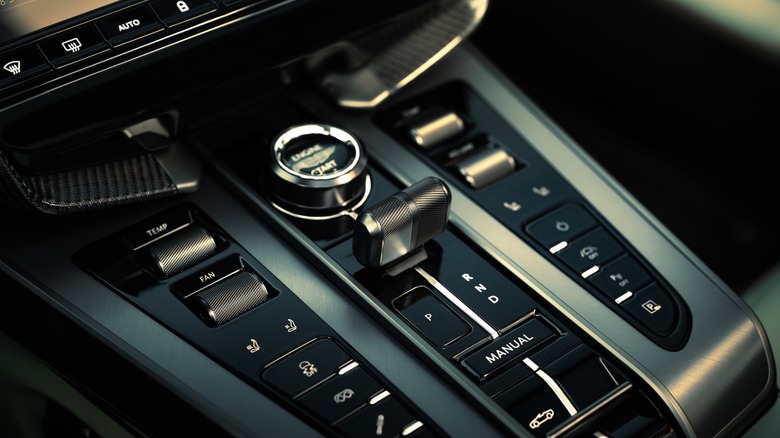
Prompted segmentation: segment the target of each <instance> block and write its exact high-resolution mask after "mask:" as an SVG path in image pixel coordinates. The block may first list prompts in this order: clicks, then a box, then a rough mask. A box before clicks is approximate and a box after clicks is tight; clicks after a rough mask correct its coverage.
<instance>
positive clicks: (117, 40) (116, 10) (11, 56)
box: [0, 0, 278, 89]
mask: <svg viewBox="0 0 780 438" xmlns="http://www.w3.org/2000/svg"><path fill="white" fill-rule="evenodd" d="M277 2H278V0H239V1H219V2H215V1H214V0H152V1H149V2H142V1H138V2H137V4H136V5H135V6H131V7H129V8H127V7H123V5H112V6H108V7H106V8H104V9H105V13H103V14H102V15H101V16H98V17H95V18H93V19H90V20H79V19H74V20H72V22H69V23H62V24H63V25H64V24H67V25H68V26H69V27H68V29H67V30H64V31H62V32H59V33H57V34H52V33H51V32H46V31H45V30H44V31H42V32H41V35H40V36H39V37H38V38H37V39H36V40H35V41H32V42H30V43H27V44H26V45H23V46H17V47H11V48H9V49H8V50H7V51H5V52H4V53H0V89H2V88H5V87H6V86H9V87H10V86H12V85H16V84H17V83H20V82H22V81H23V80H24V79H31V78H35V77H38V76H41V75H43V74H47V73H48V74H47V75H46V77H47V79H52V78H55V77H56V75H57V73H58V70H60V69H64V68H66V67H68V66H70V65H71V64H73V63H76V62H79V63H84V62H85V60H86V59H90V58H99V59H100V60H101V61H105V60H106V59H107V58H109V57H111V56H114V55H117V54H120V53H123V52H124V51H125V50H124V49H125V48H127V50H134V49H135V47H134V45H133V44H131V43H132V42H135V41H137V40H143V42H142V44H149V43H151V42H153V41H154V37H152V36H151V35H156V34H160V38H168V39H169V42H173V41H174V40H175V38H177V36H176V35H177V34H178V33H179V32H183V31H186V30H187V29H188V26H189V27H191V28H194V27H195V26H201V29H200V30H201V31H205V30H207V29H206V28H203V27H202V25H203V24H204V22H206V20H211V19H215V18H223V17H224V18H225V20H222V22H216V21H215V22H214V23H213V24H212V25H211V26H222V25H224V23H225V21H226V20H228V19H229V20H235V19H238V18H241V13H240V12H239V11H236V9H237V8H239V7H240V8H242V9H245V10H246V14H248V13H251V12H252V10H253V8H252V7H253V6H264V5H270V4H273V3H277ZM114 3H118V2H114ZM131 3H132V2H131ZM125 6H126V4H125ZM95 12H98V11H95ZM237 12H238V15H237ZM246 14H244V15H246ZM93 16H94V14H93ZM98 29H99V30H98ZM183 38H186V36H184V37H183ZM39 50H40V51H42V52H43V54H44V55H45V56H42V54H41V53H40V52H39ZM106 53H108V54H107V55H105V54H106ZM41 84H43V81H36V82H35V85H41Z"/></svg>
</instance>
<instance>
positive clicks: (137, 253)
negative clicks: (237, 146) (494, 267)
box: [74, 203, 442, 437]
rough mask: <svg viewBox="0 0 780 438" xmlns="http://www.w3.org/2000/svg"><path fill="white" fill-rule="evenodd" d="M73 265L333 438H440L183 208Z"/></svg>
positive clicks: (266, 275)
mask: <svg viewBox="0 0 780 438" xmlns="http://www.w3.org/2000/svg"><path fill="white" fill-rule="evenodd" d="M192 230H196V232H195V233H192V232H191V231H192ZM204 236H208V237H209V238H206V237H204ZM204 242H209V244H204ZM150 247H155V250H153V251H150V250H149V248H150ZM150 254H154V255H157V257H150ZM163 259H164V260H168V259H170V260H175V263H162V262H159V260H163ZM74 260H75V261H76V263H77V264H79V265H80V266H82V267H83V268H84V269H85V270H87V271H88V272H90V273H91V274H92V275H94V276H96V277H97V278H98V279H99V280H101V281H103V282H105V283H106V284H107V285H109V286H110V287H112V288H114V289H115V290H116V291H117V293H119V294H120V295H122V296H123V297H124V298H126V299H127V300H129V301H130V302H132V303H133V304H135V305H136V306H138V307H139V308H140V309H142V310H143V311H145V312H146V313H147V314H149V315H150V316H151V317H152V318H155V319H156V320H158V321H159V322H160V323H162V324H164V325H166V326H167V327H169V328H170V329H171V330H172V331H174V332H175V333H178V334H179V336H181V337H182V338H183V339H185V340H187V341H188V342H190V343H191V344H192V345H193V346H195V347H196V348H198V349H200V350H201V351H203V352H204V353H205V354H207V355H209V356H210V357H212V358H213V359H214V360H215V361H217V362H219V363H221V364H223V365H224V366H225V367H226V368H227V369H229V370H232V371H233V372H234V373H236V374H237V375H238V376H239V377H241V378H242V379H244V380H245V381H247V382H248V383H249V384H251V385H253V386H254V387H256V388H257V389H258V390H260V391H262V392H264V393H265V394H268V395H269V396H271V397H273V398H275V399H277V400H278V401H279V402H280V403H283V404H286V405H287V406H288V407H289V409H293V410H296V411H298V412H299V415H300V416H301V417H302V418H308V419H309V421H310V422H311V423H312V424H313V425H315V427H318V428H319V429H320V430H322V431H323V432H324V433H325V434H326V435H335V436H346V437H353V436H354V437H361V436H366V435H367V434H370V433H374V432H376V430H377V428H378V427H380V426H379V424H380V423H381V427H382V430H383V431H384V433H383V436H397V437H401V436H403V437H406V436H409V437H422V436H441V435H442V434H441V431H440V430H439V429H438V427H437V426H436V425H435V424H433V423H432V422H431V421H429V420H428V419H427V418H426V417H425V415H424V414H423V413H421V412H420V411H419V410H418V409H417V408H416V407H415V406H414V405H413V404H412V403H411V402H410V401H409V400H408V399H407V398H406V397H405V396H404V395H403V394H402V393H400V391H398V390H397V389H396V388H394V386H393V385H391V384H390V383H389V382H388V381H386V380H385V379H384V378H383V377H382V376H381V375H380V373H378V372H377V371H376V370H375V369H374V368H373V367H372V366H371V365H370V364H369V363H367V362H366V361H364V360H363V359H362V358H361V357H360V355H359V354H358V353H357V352H356V351H354V350H353V349H352V348H351V347H350V346H349V345H348V344H347V343H346V342H345V341H344V340H343V339H342V338H341V337H340V336H339V335H338V334H337V333H336V332H335V331H334V330H333V329H332V328H331V327H330V326H328V325H327V324H326V323H325V322H324V321H323V320H322V319H321V318H320V317H319V316H317V314H316V313H314V311H312V310H311V309H310V308H309V307H308V306H307V305H306V304H304V303H303V301H301V300H300V299H299V298H298V297H297V296H296V295H295V293H294V292H293V291H291V290H290V289H288V288H287V287H286V286H285V284H284V283H282V282H280V281H279V280H278V279H277V278H276V277H275V276H274V275H273V274H272V273H271V272H269V271H268V270H267V269H266V268H265V267H264V266H263V265H262V264H260V263H259V262H258V261H257V260H256V259H255V258H254V257H252V255H251V254H249V253H248V252H246V250H244V248H243V247H242V246H241V245H239V244H238V242H236V241H234V240H233V239H232V238H231V237H230V236H229V235H228V234H227V233H225V232H224V230H222V229H221V228H220V227H219V226H218V225H217V224H216V223H214V222H213V221H212V220H211V219H210V218H209V217H208V216H207V215H206V214H205V213H204V212H203V211H202V210H200V209H199V208H198V207H197V206H196V205H193V204H189V203H184V204H180V205H177V206H174V207H172V208H170V209H168V210H165V211H163V212H160V213H158V214H157V215H154V216H152V217H149V218H148V219H147V220H145V221H142V222H141V223H138V224H136V225H134V226H131V227H129V228H127V229H124V230H120V231H118V232H117V233H115V234H113V235H111V236H107V237H105V238H104V239H102V240H100V241H97V242H94V243H92V244H90V245H88V246H86V247H84V248H82V249H81V250H79V251H78V252H77V253H76V254H75V255H74ZM161 266H164V267H165V268H164V269H160V267H161ZM380 418H381V421H379V420H378V419H380Z"/></svg>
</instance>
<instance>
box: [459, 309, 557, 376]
mask: <svg viewBox="0 0 780 438" xmlns="http://www.w3.org/2000/svg"><path fill="white" fill-rule="evenodd" d="M553 336H555V334H554V333H553V331H552V330H551V329H550V328H549V327H547V325H545V324H544V323H543V322H542V321H540V320H539V319H538V318H533V319H531V320H530V321H528V322H526V323H525V324H522V325H521V326H519V327H517V328H515V329H514V330H512V331H511V332H509V333H507V334H505V335H503V336H501V337H500V338H498V339H496V340H495V341H493V342H491V343H490V344H488V345H487V346H485V347H482V348H481V349H479V350H478V351H476V352H475V353H472V354H471V355H469V356H468V357H467V358H465V359H464V360H463V362H462V364H463V365H464V366H465V367H466V368H468V369H469V370H470V371H471V372H473V373H474V374H476V375H477V377H479V379H480V380H484V379H485V378H487V377H488V376H489V375H490V374H491V373H493V372H495V371H496V370H497V369H499V368H501V367H503V366H504V365H507V364H509V363H511V362H514V361H515V360H516V359H519V358H521V357H524V356H527V353H528V352H529V351H531V350H532V349H533V348H534V347H537V346H539V345H541V344H542V343H543V342H544V341H546V340H547V339H550V338H552V337H553Z"/></svg>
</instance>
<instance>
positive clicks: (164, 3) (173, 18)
mask: <svg viewBox="0 0 780 438" xmlns="http://www.w3.org/2000/svg"><path fill="white" fill-rule="evenodd" d="M149 4H150V5H151V6H152V9H153V10H154V12H156V13H157V16H158V17H160V20H162V22H163V23H165V24H166V25H168V26H173V25H175V24H178V23H181V22H182V21H185V20H189V19H190V18H195V17H197V16H199V15H203V14H205V13H207V12H212V11H215V10H216V8H215V7H214V4H213V3H211V2H210V1H209V0H153V1H152V2H150V3H149Z"/></svg>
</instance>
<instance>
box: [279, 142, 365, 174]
mask: <svg viewBox="0 0 780 438" xmlns="http://www.w3.org/2000/svg"><path fill="white" fill-rule="evenodd" d="M357 152H358V151H357V149H356V148H355V146H354V145H353V144H351V143H345V142H343V141H342V140H339V139H337V138H335V137H329V136H325V135H320V134H310V135H306V136H303V137H300V138H296V139H294V140H292V141H291V142H289V143H288V144H287V146H286V147H285V148H284V150H283V151H282V156H281V159H282V163H283V164H284V165H285V166H286V167H287V168H289V169H290V170H291V171H292V172H293V173H296V174H298V175H301V176H304V177H305V176H309V177H329V176H333V175H338V174H339V172H341V171H343V170H345V169H347V168H349V166H351V165H352V164H353V163H354V162H355V158H356V155H357Z"/></svg>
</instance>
